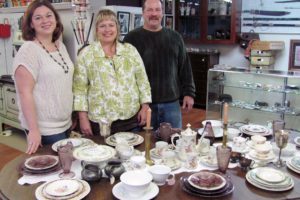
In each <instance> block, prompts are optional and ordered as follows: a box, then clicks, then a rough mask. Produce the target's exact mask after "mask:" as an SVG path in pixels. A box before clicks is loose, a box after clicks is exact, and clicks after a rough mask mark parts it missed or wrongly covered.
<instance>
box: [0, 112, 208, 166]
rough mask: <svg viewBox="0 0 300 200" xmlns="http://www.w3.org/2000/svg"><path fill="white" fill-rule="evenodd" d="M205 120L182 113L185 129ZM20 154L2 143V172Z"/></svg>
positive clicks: (0, 149)
mask: <svg viewBox="0 0 300 200" xmlns="http://www.w3.org/2000/svg"><path fill="white" fill-rule="evenodd" d="M203 120H205V110H201V109H193V110H191V111H190V112H188V113H185V112H182V126H183V128H185V126H186V124H187V123H190V124H191V126H192V128H200V127H202V125H201V122H202V121H203ZM20 154H22V152H21V151H19V150H16V149H14V148H11V147H9V146H7V145H4V144H1V143H0V155H1V156H0V170H1V169H2V167H3V166H4V165H5V164H6V163H7V162H9V161H10V160H12V159H14V158H15V157H17V156H18V155H20Z"/></svg>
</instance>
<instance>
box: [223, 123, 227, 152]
mask: <svg viewBox="0 0 300 200" xmlns="http://www.w3.org/2000/svg"><path fill="white" fill-rule="evenodd" d="M222 146H223V147H226V146H227V124H223V140H222Z"/></svg>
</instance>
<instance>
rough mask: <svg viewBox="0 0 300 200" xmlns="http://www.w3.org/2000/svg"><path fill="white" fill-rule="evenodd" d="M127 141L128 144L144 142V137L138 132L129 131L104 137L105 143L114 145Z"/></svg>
mask: <svg viewBox="0 0 300 200" xmlns="http://www.w3.org/2000/svg"><path fill="white" fill-rule="evenodd" d="M124 141H125V142H127V143H128V144H129V145H132V146H135V145H139V144H141V143H143V142H144V138H143V137H142V136H140V135H138V134H135V133H131V132H118V133H115V134H114V135H112V136H109V137H108V138H106V139H105V142H106V144H108V145H111V146H116V145H117V143H118V142H124Z"/></svg>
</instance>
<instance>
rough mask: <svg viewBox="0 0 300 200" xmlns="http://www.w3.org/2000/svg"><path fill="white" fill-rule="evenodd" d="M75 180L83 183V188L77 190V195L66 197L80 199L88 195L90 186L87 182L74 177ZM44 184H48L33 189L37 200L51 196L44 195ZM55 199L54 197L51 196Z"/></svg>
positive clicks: (73, 199) (44, 199)
mask: <svg viewBox="0 0 300 200" xmlns="http://www.w3.org/2000/svg"><path fill="white" fill-rule="evenodd" d="M76 180H77V181H79V182H80V183H81V184H82V185H83V188H82V190H81V191H80V192H79V194H78V195H76V196H73V195H72V197H69V198H68V199H72V200H80V199H83V198H84V197H85V196H86V195H88V194H89V193H90V191H91V187H90V185H89V184H88V182H86V181H84V180H79V179H76ZM46 184H48V182H46V183H44V184H42V185H40V186H39V187H37V188H36V190H35V197H36V198H37V199H38V200H49V199H51V198H49V197H47V196H45V195H44V194H43V188H44V187H45V186H46ZM53 199H55V198H53ZM57 199H65V198H64V197H59V198H57Z"/></svg>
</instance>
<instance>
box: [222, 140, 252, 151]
mask: <svg viewBox="0 0 300 200" xmlns="http://www.w3.org/2000/svg"><path fill="white" fill-rule="evenodd" d="M227 145H228V146H229V147H231V148H232V151H234V152H238V153H247V152H249V151H250V147H249V146H247V145H244V146H243V147H235V146H234V145H233V142H228V143H227Z"/></svg>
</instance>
